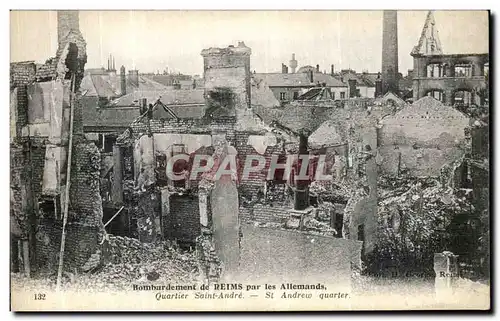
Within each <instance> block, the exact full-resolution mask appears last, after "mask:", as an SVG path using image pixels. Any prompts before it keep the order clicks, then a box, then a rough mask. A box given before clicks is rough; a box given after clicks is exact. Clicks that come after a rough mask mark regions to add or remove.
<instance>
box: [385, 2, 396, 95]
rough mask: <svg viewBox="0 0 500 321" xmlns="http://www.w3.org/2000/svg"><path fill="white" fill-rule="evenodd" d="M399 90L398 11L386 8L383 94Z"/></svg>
mask: <svg viewBox="0 0 500 321" xmlns="http://www.w3.org/2000/svg"><path fill="white" fill-rule="evenodd" d="M388 91H392V92H393V93H398V92H399V86H398V12H397V11H396V10H384V18H383V31H382V93H381V94H382V95H385V94H386V93H387V92H388Z"/></svg>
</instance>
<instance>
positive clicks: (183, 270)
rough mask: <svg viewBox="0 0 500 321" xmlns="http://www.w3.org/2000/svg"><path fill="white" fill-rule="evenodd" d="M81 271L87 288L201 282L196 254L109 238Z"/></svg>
mask: <svg viewBox="0 0 500 321" xmlns="http://www.w3.org/2000/svg"><path fill="white" fill-rule="evenodd" d="M82 270H84V271H86V272H90V273H88V274H87V275H88V276H90V277H89V278H86V282H87V283H89V284H88V286H89V287H90V288H92V287H93V286H96V287H97V288H99V284H105V285H106V286H109V287H124V288H129V287H130V284H131V283H132V282H133V283H134V284H136V283H141V282H152V281H155V282H156V281H158V282H170V283H177V284H191V283H194V282H197V281H199V278H200V271H199V267H198V261H197V258H196V254H195V253H192V252H183V251H181V250H180V249H178V248H177V246H175V245H174V244H172V243H170V242H167V241H161V242H155V243H141V242H140V241H139V240H137V239H133V238H129V237H121V236H110V235H108V236H107V237H106V239H105V240H104V241H103V244H102V247H101V249H100V250H98V251H97V252H96V253H95V254H93V255H92V256H91V258H90V259H89V261H88V262H87V263H86V264H85V265H84V266H83V267H82Z"/></svg>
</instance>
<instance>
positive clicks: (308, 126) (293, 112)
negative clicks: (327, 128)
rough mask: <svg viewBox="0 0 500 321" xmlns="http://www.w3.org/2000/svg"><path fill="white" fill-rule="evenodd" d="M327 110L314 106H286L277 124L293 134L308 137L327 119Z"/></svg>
mask: <svg viewBox="0 0 500 321" xmlns="http://www.w3.org/2000/svg"><path fill="white" fill-rule="evenodd" d="M329 109H330V108H325V107H316V106H296V105H288V106H286V107H285V108H284V109H283V112H282V115H281V117H280V118H279V119H278V123H279V124H281V125H282V126H284V127H286V128H288V129H290V130H292V131H293V132H295V133H303V134H305V135H310V134H312V133H313V132H314V131H316V129H318V127H319V126H321V124H323V122H325V120H327V119H328V116H329Z"/></svg>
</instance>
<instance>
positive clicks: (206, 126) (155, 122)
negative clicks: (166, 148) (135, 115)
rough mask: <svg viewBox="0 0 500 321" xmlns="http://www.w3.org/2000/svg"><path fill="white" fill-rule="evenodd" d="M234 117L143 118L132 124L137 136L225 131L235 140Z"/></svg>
mask: <svg viewBox="0 0 500 321" xmlns="http://www.w3.org/2000/svg"><path fill="white" fill-rule="evenodd" d="M235 123H236V119H235V118H234V117H226V118H218V119H212V120H210V121H207V120H205V119H192V118H188V119H179V120H176V119H173V118H171V119H164V120H159V119H150V120H149V121H148V119H143V120H142V121H140V122H135V123H133V124H131V125H130V128H131V129H132V133H133V134H134V137H135V138H139V137H140V136H142V134H146V133H148V132H149V131H151V133H153V134H155V133H176V134H206V133H212V132H225V133H226V137H227V139H228V140H232V141H234V130H233V127H234V124H235Z"/></svg>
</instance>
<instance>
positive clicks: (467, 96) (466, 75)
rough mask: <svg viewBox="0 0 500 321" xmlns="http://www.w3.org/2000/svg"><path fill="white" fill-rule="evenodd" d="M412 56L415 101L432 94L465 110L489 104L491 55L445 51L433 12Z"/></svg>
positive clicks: (449, 104)
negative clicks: (446, 52) (447, 52)
mask: <svg viewBox="0 0 500 321" xmlns="http://www.w3.org/2000/svg"><path fill="white" fill-rule="evenodd" d="M411 55H412V57H413V101H417V100H418V99H420V98H422V97H424V96H428V95H429V96H432V97H434V98H436V99H438V100H439V101H441V102H442V103H444V104H445V105H448V106H456V107H458V108H459V109H461V110H464V111H465V110H466V109H467V108H468V107H470V106H472V105H476V106H485V105H486V104H488V95H489V91H488V80H487V69H488V66H489V54H487V53H471V54H465V53H457V54H444V53H443V49H442V47H441V42H440V40H439V35H438V30H437V27H436V22H435V20H434V16H433V14H432V12H429V14H428V15H427V19H426V21H425V24H424V27H423V29H422V33H421V36H420V39H419V42H418V44H417V45H416V46H415V47H414V48H413V50H412V52H411ZM485 70H486V71H485Z"/></svg>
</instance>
